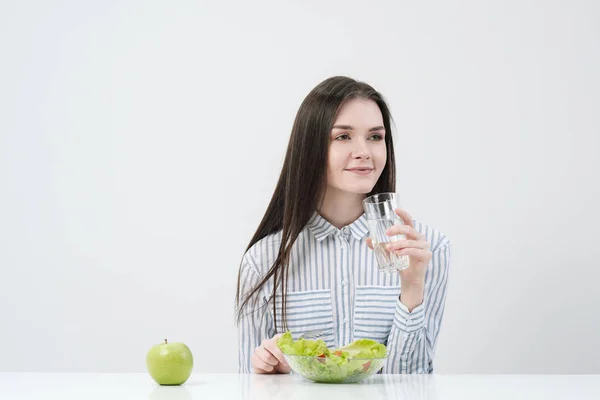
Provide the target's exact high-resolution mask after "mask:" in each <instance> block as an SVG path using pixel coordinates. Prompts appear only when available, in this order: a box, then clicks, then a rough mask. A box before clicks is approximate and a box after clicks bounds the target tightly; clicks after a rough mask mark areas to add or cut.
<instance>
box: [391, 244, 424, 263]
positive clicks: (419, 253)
mask: <svg viewBox="0 0 600 400" xmlns="http://www.w3.org/2000/svg"><path fill="white" fill-rule="evenodd" d="M396 254H397V255H399V256H412V257H415V258H416V259H417V260H422V261H425V260H431V251H430V250H429V249H427V250H424V249H415V248H414V247H409V248H406V249H402V250H396Z"/></svg>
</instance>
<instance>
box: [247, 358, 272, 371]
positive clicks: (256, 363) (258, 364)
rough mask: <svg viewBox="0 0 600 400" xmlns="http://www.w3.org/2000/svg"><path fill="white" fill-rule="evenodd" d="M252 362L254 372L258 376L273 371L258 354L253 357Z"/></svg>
mask: <svg viewBox="0 0 600 400" xmlns="http://www.w3.org/2000/svg"><path fill="white" fill-rule="evenodd" d="M250 362H251V363H252V368H253V369H254V372H255V373H257V374H266V373H269V372H272V371H273V366H272V365H269V364H267V363H266V362H264V361H262V360H261V359H260V358H258V356H257V355H256V354H253V355H252V357H251V358H250Z"/></svg>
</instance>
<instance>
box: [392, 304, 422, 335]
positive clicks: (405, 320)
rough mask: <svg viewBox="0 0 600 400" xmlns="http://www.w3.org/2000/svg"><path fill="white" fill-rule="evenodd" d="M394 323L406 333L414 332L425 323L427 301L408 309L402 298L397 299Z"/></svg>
mask: <svg viewBox="0 0 600 400" xmlns="http://www.w3.org/2000/svg"><path fill="white" fill-rule="evenodd" d="M394 325H396V327H397V328H398V329H400V330H401V331H402V332H404V333H414V332H417V331H418V330H420V329H421V328H422V327H423V325H425V302H423V303H421V304H419V305H418V306H416V307H415V308H413V310H412V312H409V311H408V307H406V306H405V305H404V304H403V303H402V302H401V301H400V299H398V300H397V301H396V313H395V314H394Z"/></svg>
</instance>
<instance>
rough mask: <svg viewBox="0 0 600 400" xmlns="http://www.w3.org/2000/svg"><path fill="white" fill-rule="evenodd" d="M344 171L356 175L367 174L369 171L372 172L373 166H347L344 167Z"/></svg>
mask: <svg viewBox="0 0 600 400" xmlns="http://www.w3.org/2000/svg"><path fill="white" fill-rule="evenodd" d="M346 171H348V172H353V173H355V174H357V175H363V176H365V175H369V174H370V173H371V172H373V168H369V167H358V168H348V169H346Z"/></svg>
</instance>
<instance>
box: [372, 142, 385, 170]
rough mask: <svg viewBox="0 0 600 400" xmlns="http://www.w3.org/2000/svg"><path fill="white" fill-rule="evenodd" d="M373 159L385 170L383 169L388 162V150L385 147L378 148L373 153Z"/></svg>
mask: <svg viewBox="0 0 600 400" xmlns="http://www.w3.org/2000/svg"><path fill="white" fill-rule="evenodd" d="M373 158H374V159H375V162H376V163H377V165H378V166H379V167H380V168H381V169H383V167H384V166H385V163H386V161H387V150H386V147H385V146H380V147H379V148H377V150H375V151H374V152H373Z"/></svg>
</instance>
